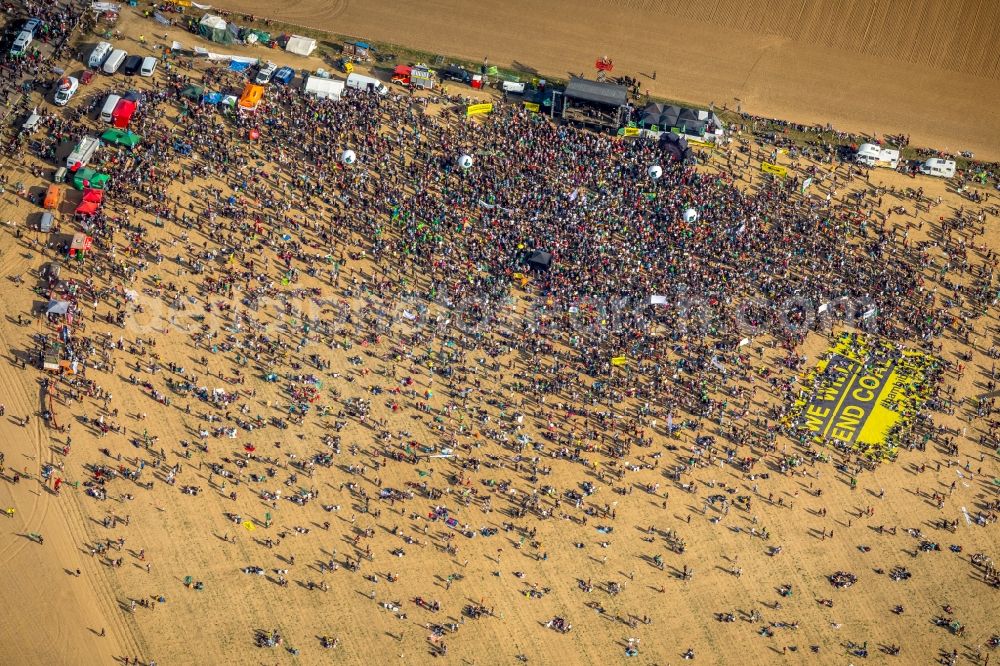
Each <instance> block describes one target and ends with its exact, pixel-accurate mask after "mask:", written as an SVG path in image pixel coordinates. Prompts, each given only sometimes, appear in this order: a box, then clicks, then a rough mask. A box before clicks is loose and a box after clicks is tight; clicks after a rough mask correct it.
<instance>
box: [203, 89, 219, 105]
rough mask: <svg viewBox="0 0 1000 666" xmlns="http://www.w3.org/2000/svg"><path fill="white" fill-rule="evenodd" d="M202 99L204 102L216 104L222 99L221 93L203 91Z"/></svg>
mask: <svg viewBox="0 0 1000 666" xmlns="http://www.w3.org/2000/svg"><path fill="white" fill-rule="evenodd" d="M203 99H204V101H205V103H206V104H218V103H219V102H221V101H222V93H217V92H210V93H205V97H204V98H203Z"/></svg>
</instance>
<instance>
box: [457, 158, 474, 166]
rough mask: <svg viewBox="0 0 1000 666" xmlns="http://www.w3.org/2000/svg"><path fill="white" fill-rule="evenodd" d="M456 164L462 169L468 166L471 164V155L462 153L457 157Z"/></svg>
mask: <svg viewBox="0 0 1000 666" xmlns="http://www.w3.org/2000/svg"><path fill="white" fill-rule="evenodd" d="M458 166H460V167H462V168H463V169H468V168H470V167H471V166H472V156H471V155H462V156H461V157H459V158H458Z"/></svg>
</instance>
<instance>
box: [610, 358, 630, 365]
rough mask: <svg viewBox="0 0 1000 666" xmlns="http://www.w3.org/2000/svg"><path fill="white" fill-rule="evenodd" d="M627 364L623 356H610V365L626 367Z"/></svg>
mask: <svg viewBox="0 0 1000 666" xmlns="http://www.w3.org/2000/svg"><path fill="white" fill-rule="evenodd" d="M627 363H628V358H626V357H625V356H612V357H611V365H614V366H621V365H626V364H627Z"/></svg>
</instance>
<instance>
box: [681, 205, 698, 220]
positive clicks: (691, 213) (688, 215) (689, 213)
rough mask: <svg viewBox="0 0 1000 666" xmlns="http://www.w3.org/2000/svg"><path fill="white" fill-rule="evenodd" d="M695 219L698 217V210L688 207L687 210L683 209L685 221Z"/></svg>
mask: <svg viewBox="0 0 1000 666" xmlns="http://www.w3.org/2000/svg"><path fill="white" fill-rule="evenodd" d="M697 219H698V211H696V210H695V209H694V208H688V209H687V210H685V211H684V221H685V222H694V221H695V220H697Z"/></svg>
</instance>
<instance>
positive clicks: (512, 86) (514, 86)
mask: <svg viewBox="0 0 1000 666" xmlns="http://www.w3.org/2000/svg"><path fill="white" fill-rule="evenodd" d="M501 85H502V87H503V89H504V91H505V92H509V93H515V94H518V95H523V94H524V88H525V86H524V81H504V82H503V84H501Z"/></svg>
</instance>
